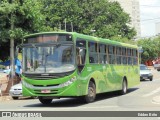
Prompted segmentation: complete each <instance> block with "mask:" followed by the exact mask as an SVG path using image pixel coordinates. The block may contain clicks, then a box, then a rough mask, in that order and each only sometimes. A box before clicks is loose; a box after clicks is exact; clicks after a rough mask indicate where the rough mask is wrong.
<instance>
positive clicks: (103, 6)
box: [42, 0, 136, 39]
mask: <svg viewBox="0 0 160 120" xmlns="http://www.w3.org/2000/svg"><path fill="white" fill-rule="evenodd" d="M42 2H43V4H44V11H43V12H44V13H45V14H47V18H46V21H47V25H48V26H51V27H52V28H54V29H55V30H57V29H58V28H60V29H63V30H64V29H65V21H66V26H67V31H71V23H73V30H74V31H76V32H79V33H84V34H88V35H92V32H91V30H96V31H95V32H94V35H95V36H98V37H103V38H111V37H113V36H119V35H120V36H122V37H126V38H128V39H131V38H133V36H135V35H136V32H135V30H134V29H133V28H130V27H129V26H128V23H129V22H130V17H129V15H128V14H126V13H125V12H123V9H122V8H121V7H120V4H119V3H118V2H108V1H107V0H47V1H46V0H42Z"/></svg>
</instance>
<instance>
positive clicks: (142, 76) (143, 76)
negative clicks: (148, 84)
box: [140, 64, 153, 81]
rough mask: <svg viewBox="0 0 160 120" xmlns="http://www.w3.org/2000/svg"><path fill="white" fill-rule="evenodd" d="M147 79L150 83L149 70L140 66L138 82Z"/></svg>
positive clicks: (150, 74) (151, 78)
mask: <svg viewBox="0 0 160 120" xmlns="http://www.w3.org/2000/svg"><path fill="white" fill-rule="evenodd" d="M146 79H149V80H150V81H152V80H153V74H152V73H151V70H150V69H148V67H147V66H146V65H144V64H141V65H140V80H146Z"/></svg>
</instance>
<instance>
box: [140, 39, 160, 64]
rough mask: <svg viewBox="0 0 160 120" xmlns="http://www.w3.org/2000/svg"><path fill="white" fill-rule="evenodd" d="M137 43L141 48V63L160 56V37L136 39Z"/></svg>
mask: <svg viewBox="0 0 160 120" xmlns="http://www.w3.org/2000/svg"><path fill="white" fill-rule="evenodd" d="M137 44H138V46H142V48H143V53H142V55H141V56H142V62H143V63H144V62H145V61H147V60H150V59H151V60H153V59H155V58H156V57H159V56H160V48H159V46H160V37H157V38H154V39H151V38H149V39H142V40H138V41H137Z"/></svg>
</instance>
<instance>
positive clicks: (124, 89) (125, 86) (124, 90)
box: [123, 81, 127, 93]
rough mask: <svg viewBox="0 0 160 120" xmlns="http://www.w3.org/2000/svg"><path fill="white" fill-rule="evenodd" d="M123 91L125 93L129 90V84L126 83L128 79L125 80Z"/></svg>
mask: <svg viewBox="0 0 160 120" xmlns="http://www.w3.org/2000/svg"><path fill="white" fill-rule="evenodd" d="M123 92H124V93H126V92H127V84H126V81H124V82H123Z"/></svg>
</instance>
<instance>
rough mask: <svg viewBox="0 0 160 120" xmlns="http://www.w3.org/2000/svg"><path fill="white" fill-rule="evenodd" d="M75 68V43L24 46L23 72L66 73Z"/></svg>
mask: <svg viewBox="0 0 160 120" xmlns="http://www.w3.org/2000/svg"><path fill="white" fill-rule="evenodd" d="M74 69H75V57H74V54H73V45H64V44H63V45H61V44H60V45H50V46H47V45H46V46H45V45H43V46H38V45H34V44H32V45H31V46H24V47H23V73H64V72H69V71H73V70H74Z"/></svg>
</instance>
